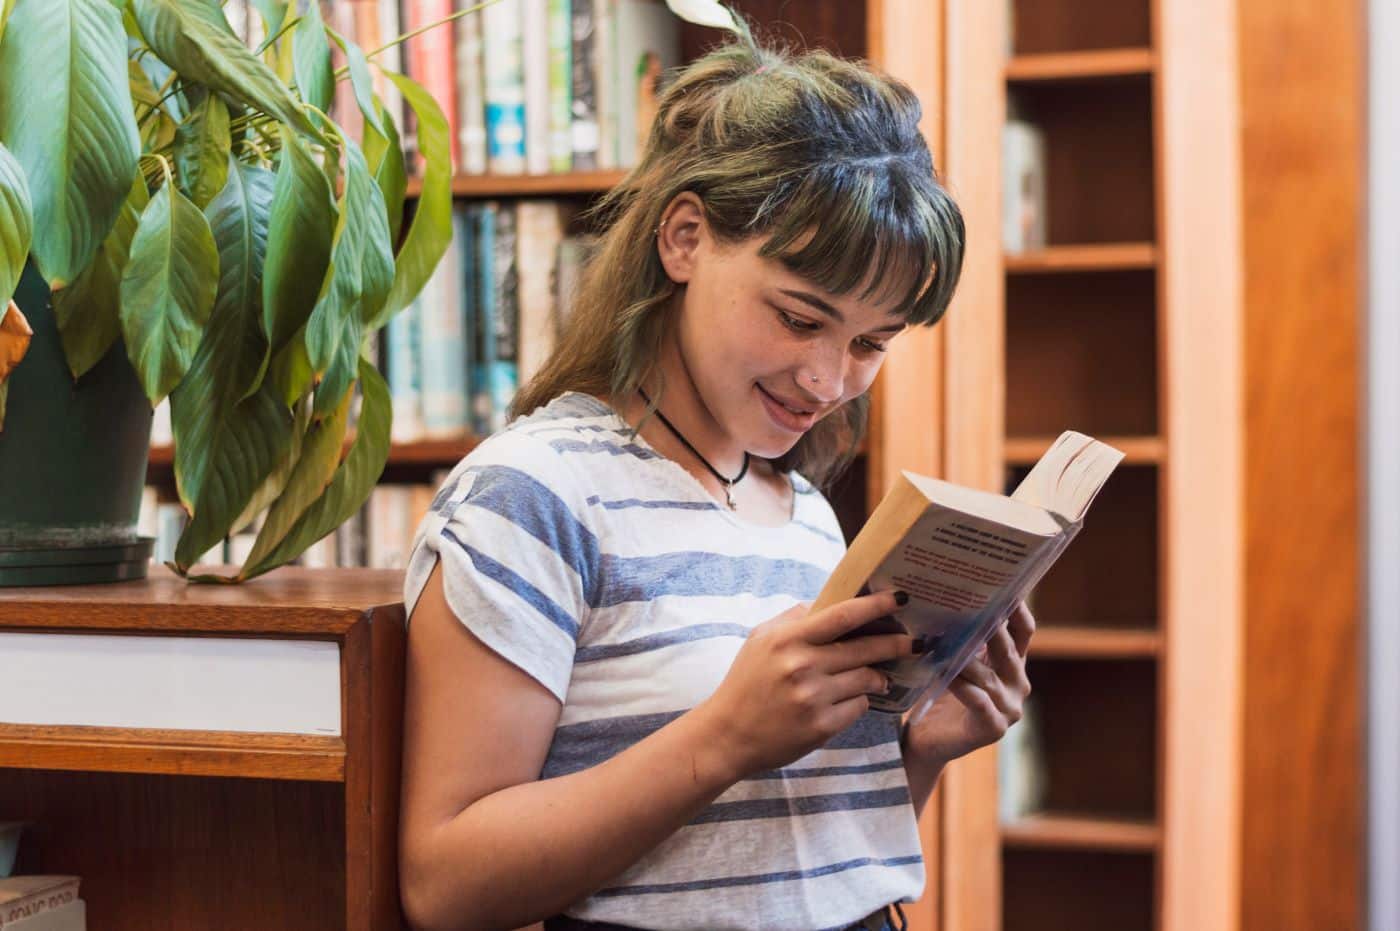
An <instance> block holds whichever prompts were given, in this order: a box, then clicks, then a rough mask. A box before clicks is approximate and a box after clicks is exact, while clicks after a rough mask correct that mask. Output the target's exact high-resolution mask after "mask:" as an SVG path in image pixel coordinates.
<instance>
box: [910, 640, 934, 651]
mask: <svg viewBox="0 0 1400 931" xmlns="http://www.w3.org/2000/svg"><path fill="white" fill-rule="evenodd" d="M932 647H933V641H932V640H930V639H929V638H928V637H915V638H914V652H915V653H927V652H928V651H929V649H930V648H932Z"/></svg>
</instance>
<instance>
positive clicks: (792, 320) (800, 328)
mask: <svg viewBox="0 0 1400 931" xmlns="http://www.w3.org/2000/svg"><path fill="white" fill-rule="evenodd" d="M778 318H779V319H780V320H782V321H783V326H785V327H787V328H788V329H789V330H795V331H796V332H798V333H811V332H812V331H813V330H819V329H821V325H820V324H816V323H812V322H811V321H809V320H802V319H800V318H798V317H794V316H793V315H792V314H789V313H787V312H786V311H782V310H780V311H778Z"/></svg>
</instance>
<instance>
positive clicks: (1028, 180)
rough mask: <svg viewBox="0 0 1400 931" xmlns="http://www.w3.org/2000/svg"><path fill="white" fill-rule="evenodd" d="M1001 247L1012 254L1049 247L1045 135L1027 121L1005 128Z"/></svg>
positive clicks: (1003, 128)
mask: <svg viewBox="0 0 1400 931" xmlns="http://www.w3.org/2000/svg"><path fill="white" fill-rule="evenodd" d="M1001 139H1002V208H1001V209H1002V216H1001V238H1002V248H1003V249H1005V250H1006V251H1007V252H1010V253H1018V252H1025V251H1027V250H1030V249H1043V248H1045V244H1046V221H1047V215H1046V202H1045V188H1046V167H1045V134H1044V133H1043V132H1041V130H1040V129H1039V127H1037V126H1035V125H1034V124H1032V123H1029V122H1026V121H1025V120H1016V119H1013V120H1009V121H1007V123H1006V124H1005V125H1004V126H1003V127H1002V136H1001Z"/></svg>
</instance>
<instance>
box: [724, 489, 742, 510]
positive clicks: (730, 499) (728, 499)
mask: <svg viewBox="0 0 1400 931" xmlns="http://www.w3.org/2000/svg"><path fill="white" fill-rule="evenodd" d="M724 500H725V503H726V504H728V505H729V510H731V511H737V510H739V509H738V507H736V506H735V504H734V483H733V482H725V483H724Z"/></svg>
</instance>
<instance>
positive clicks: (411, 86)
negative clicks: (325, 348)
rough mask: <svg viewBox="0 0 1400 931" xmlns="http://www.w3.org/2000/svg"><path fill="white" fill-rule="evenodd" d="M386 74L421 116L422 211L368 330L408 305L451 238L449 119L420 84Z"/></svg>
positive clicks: (424, 282) (420, 203) (391, 73)
mask: <svg viewBox="0 0 1400 931" xmlns="http://www.w3.org/2000/svg"><path fill="white" fill-rule="evenodd" d="M384 76H385V77H387V78H388V79H389V80H391V81H393V82H394V84H396V85H397V86H398V88H399V90H400V91H402V92H403V96H404V99H405V100H406V101H408V104H409V106H411V107H412V108H413V112H414V114H416V116H417V119H418V151H419V153H420V154H422V156H423V160H424V168H423V191H422V193H421V194H420V195H419V198H418V209H417V210H416V211H415V212H414V214H413V223H412V225H410V226H409V228H408V236H406V237H405V238H404V243H403V248H401V249H400V250H399V253H398V256H397V257H396V259H395V261H394V286H393V288H392V289H391V290H390V291H389V297H388V300H387V301H386V302H385V304H384V307H383V308H382V309H381V310H380V311H379V313H378V314H377V315H376V316H375V318H374V319H373V320H372V321H370V324H369V326H370V329H372V330H377V329H379V328H380V327H381V326H383V325H384V324H385V323H387V322H389V319H390V318H391V317H393V316H394V314H396V313H398V312H399V311H401V310H403V309H404V308H405V307H407V306H408V304H409V302H410V301H412V300H413V299H414V298H415V297H417V296H418V292H419V291H421V290H423V285H425V284H427V282H428V279H429V278H430V277H432V274H433V269H434V268H436V267H437V263H438V262H439V261H440V260H441V259H442V256H443V254H444V253H445V252H446V251H447V245H448V243H450V242H451V241H452V158H451V147H450V144H449V137H448V130H447V118H446V117H444V116H443V115H442V109H441V108H440V107H438V105H437V102H436V101H434V100H433V97H432V95H431V94H429V93H428V92H427V91H426V90H424V89H423V87H422V85H420V84H418V83H416V82H414V81H413V80H412V79H411V78H406V77H404V76H403V75H401V74H394V73H393V72H390V71H386V72H384Z"/></svg>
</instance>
